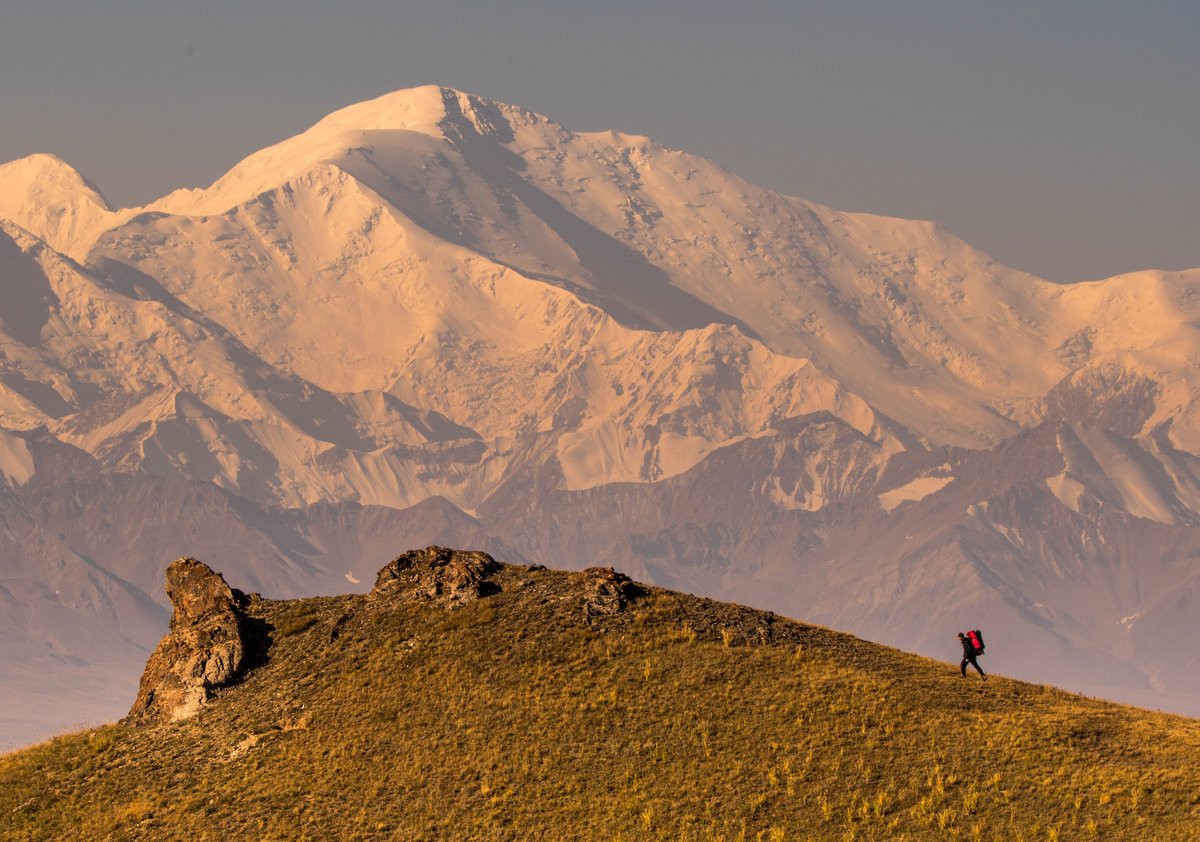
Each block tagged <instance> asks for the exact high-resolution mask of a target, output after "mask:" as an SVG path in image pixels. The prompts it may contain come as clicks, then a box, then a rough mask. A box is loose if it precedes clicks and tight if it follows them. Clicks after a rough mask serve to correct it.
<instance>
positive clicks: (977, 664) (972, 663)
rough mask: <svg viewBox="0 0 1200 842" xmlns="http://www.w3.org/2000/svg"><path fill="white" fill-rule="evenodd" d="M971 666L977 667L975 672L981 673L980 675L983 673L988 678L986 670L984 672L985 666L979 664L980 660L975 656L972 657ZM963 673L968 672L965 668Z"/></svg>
mask: <svg viewBox="0 0 1200 842" xmlns="http://www.w3.org/2000/svg"><path fill="white" fill-rule="evenodd" d="M971 666H973V667H975V672H977V673H979V674H980V675H982V676H983V677H984V678H987V676H986V675H985V674H984V672H983V667H981V666H979V661H977V660H975V659H974V658H972V659H971ZM963 673H966V670H965V669H964V670H963Z"/></svg>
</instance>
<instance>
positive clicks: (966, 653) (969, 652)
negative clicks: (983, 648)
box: [959, 635, 975, 661]
mask: <svg viewBox="0 0 1200 842" xmlns="http://www.w3.org/2000/svg"><path fill="white" fill-rule="evenodd" d="M959 643H961V644H962V647H963V657H964V658H966V659H967V660H968V661H973V660H975V647H974V646H972V645H971V638H969V637H967V636H966V635H963V637H962V639H961V640H960V641H959Z"/></svg>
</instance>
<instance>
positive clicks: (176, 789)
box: [0, 565, 1200, 842]
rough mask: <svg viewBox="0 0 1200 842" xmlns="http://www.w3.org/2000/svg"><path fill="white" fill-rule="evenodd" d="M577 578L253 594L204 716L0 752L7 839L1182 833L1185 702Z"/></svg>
mask: <svg viewBox="0 0 1200 842" xmlns="http://www.w3.org/2000/svg"><path fill="white" fill-rule="evenodd" d="M602 578H603V577H601V579H602ZM597 581H599V580H597V578H596V576H595V575H594V574H593V575H592V576H591V577H590V578H589V576H588V575H586V574H580V573H564V572H557V571H550V570H540V569H536V568H526V567H516V566H507V565H502V566H499V568H498V570H497V571H496V572H494V573H493V574H491V575H490V576H489V577H488V580H487V582H486V585H487V587H486V588H481V589H480V591H479V593H481V594H483V595H482V596H480V597H479V598H477V599H469V600H462V601H449V600H447V599H444V598H442V597H439V596H438V595H437V594H436V593H433V592H432V591H430V592H426V593H414V592H413V591H411V589H410V590H409V591H383V592H378V593H374V594H372V595H371V596H337V597H325V598H317V599H305V600H295V601H287V602H282V601H274V600H269V599H261V598H257V597H250V598H247V599H246V600H244V608H243V610H244V613H245V616H246V618H247V619H248V620H249V621H250V622H251V623H252V624H253V626H254V627H255V628H257V629H260V630H261V633H262V636H261V639H260V641H259V642H260V644H261V646H260V647H259V651H258V653H257V655H256V656H255V658H253V659H252V661H251V663H252V664H253V666H252V668H250V669H248V670H247V671H245V674H244V675H242V676H241V677H240V680H239V681H238V682H237V683H235V684H232V685H231V686H228V687H225V688H222V689H220V690H218V691H216V692H215V694H214V695H213V697H212V698H211V699H210V700H209V701H208V703H207V704H205V705H204V706H203V708H202V709H201V711H200V713H199V714H198V715H196V716H194V717H193V718H190V719H187V720H184V721H180V722H171V723H166V724H154V725H141V726H138V725H133V724H129V723H127V724H118V725H110V726H105V727H102V728H97V729H95V730H91V731H86V732H82V733H77V734H72V735H69V736H64V737H60V738H58V739H55V740H52V741H50V742H48V743H45V744H43V745H40V746H36V747H33V748H30V749H26V750H23V751H20V752H17V753H14V754H10V755H6V756H3V757H0V830H2V831H3V834H2V835H3V838H5V839H139V840H141V839H176V838H179V839H183V838H187V839H191V840H205V839H212V840H228V839H264V840H266V839H312V840H329V839H359V838H363V839H404V840H419V839H430V840H434V839H438V840H440V839H466V838H469V839H489V840H490V839H496V840H503V839H530V838H546V839H606V840H618V839H620V840H635V839H670V840H717V839H720V840H730V842H732V840H805V839H838V840H842V839H846V840H849V839H863V840H865V839H962V840H974V839H987V840H1054V839H1060V840H1073V839H1104V840H1113V839H1155V840H1170V839H1180V840H1183V839H1188V840H1190V839H1196V838H1200V722H1198V721H1195V720H1189V719H1184V718H1180V717H1175V716H1168V715H1161V714H1155V713H1150V712H1146V711H1142V710H1138V709H1135V708H1129V707H1122V706H1119V705H1114V704H1109V703H1105V702H1100V701H1095V700H1090V699H1086V698H1082V697H1079V696H1074V695H1070V694H1067V693H1063V692H1060V691H1057V690H1053V689H1051V688H1048V687H1043V686H1034V685H1029V684H1024V683H1021V682H1016V681H1010V680H1006V679H1004V678H1002V677H992V678H991V679H990V680H989V681H987V682H986V683H985V682H982V681H980V680H979V679H978V677H977V676H974V675H972V676H971V677H970V678H968V679H965V680H964V679H962V678H960V677H959V674H958V670H957V665H953V666H950V665H947V664H943V663H937V662H934V661H930V660H928V659H924V658H918V657H915V656H912V655H907V654H904V653H902V652H898V651H895V650H892V649H888V648H885V647H882V646H877V645H874V644H870V643H866V642H864V641H861V640H858V639H856V638H853V637H850V636H847V635H843V634H838V633H836V632H832V631H829V630H826V629H822V628H817V627H813V626H808V625H804V624H802V623H796V622H793V621H790V620H785V619H783V618H780V617H777V616H774V615H771V614H767V613H763V612H757V611H752V610H750V609H746V608H742V607H739V606H735V605H728V604H723V603H718V602H713V601H710V600H705V599H700V598H696V597H692V596H688V595H684V594H678V593H673V592H669V591H664V590H658V589H654V588H636V587H628V588H626V589H625V590H624V591H623V592H622V593H621V594H618V595H617V596H614V595H613V594H612V593H611V592H608V593H605V592H603V588H601V589H600V592H599V593H600V596H599V597H597V593H598V591H597V586H596V582H597ZM377 590H378V589H377ZM954 632H955V630H953V629H947V638H948V644H947V645H948V649H950V650H951V651H953V649H954V647H955V646H956V643H955V641H954V638H953V635H954ZM994 645H1001V644H1000V643H999V642H997V643H996V644H994ZM983 660H984V662H985V668H986V660H987V659H986V657H985V658H984V659H983ZM131 689H132V688H131Z"/></svg>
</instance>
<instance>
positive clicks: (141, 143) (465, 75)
mask: <svg viewBox="0 0 1200 842" xmlns="http://www.w3.org/2000/svg"><path fill="white" fill-rule="evenodd" d="M335 7H336V8H335ZM429 82H436V83H440V84H446V85H451V86H453V87H456V88H460V89H463V90H467V91H471V92H473V93H478V94H482V95H484V96H488V97H491V98H494V99H499V100H503V101H506V102H514V103H518V104H520V105H523V106H525V107H527V108H530V109H532V110H534V111H539V112H541V113H544V114H547V115H549V116H551V117H553V118H554V119H556V120H558V121H559V122H561V123H563V124H565V125H567V126H568V127H570V128H574V129H580V130H592V129H603V128H616V129H621V130H624V131H630V132H636V133H640V134H647V135H650V136H651V137H653V138H655V139H656V140H659V141H661V142H663V143H666V144H669V145H671V146H676V147H680V148H683V149H687V150H688V151H691V152H696V153H699V154H702V155H705V156H708V157H710V158H713V159H715V160H717V161H718V162H720V163H722V164H724V165H725V166H727V167H729V168H730V169H732V170H734V171H735V172H738V173H739V174H741V175H743V176H745V177H747V178H749V179H751V180H753V181H756V182H758V183H760V184H764V185H767V186H770V187H773V188H775V189H778V190H781V191H784V192H787V193H791V194H794V195H798V196H801V197H803V198H806V199H811V200H813V201H817V202H821V203H824V204H827V205H831V206H833V207H836V208H839V209H843V210H862V211H872V212H877V213H886V214H893V215H897V216H904V217H910V218H928V219H936V220H938V221H939V222H941V223H943V224H944V225H946V226H947V227H948V228H949V229H950V230H951V231H953V232H955V233H956V234H958V235H960V236H962V237H964V238H965V239H967V240H968V241H970V242H971V243H973V244H974V245H976V246H978V247H980V248H982V249H984V250H985V251H987V252H989V253H991V254H992V255H993V256H995V257H996V258H997V259H999V260H1001V261H1003V262H1005V263H1008V264H1010V265H1012V266H1015V267H1018V268H1021V269H1026V270H1029V271H1032V272H1035V273H1037V274H1041V275H1043V276H1045V277H1048V278H1051V279H1054V280H1077V279H1081V278H1094V277H1103V276H1107V275H1111V274H1116V273H1118V272H1122V271H1128V270H1132V269H1137V268H1146V267H1159V268H1168V269H1179V268H1184V267H1191V266H1200V236H1198V235H1200V155H1198V154H1197V152H1198V151H1200V2H1197V0H1127V2H1115V0H1037V1H1036V2H1026V0H1003V1H1002V2H981V1H980V0H974V1H972V0H880V2H872V3H867V2H855V0H833V1H831V2H802V0H796V1H795V2H755V0H742V1H741V2H738V3H733V2H728V3H710V2H686V3H685V2H652V0H642V2H633V0H603V2H535V1H534V0H528V2H505V0H490V2H483V3H465V2H456V0H430V1H429V2H408V3H387V2H378V0H377V1H376V2H361V0H339V2H337V3H333V2H310V0H288V2H283V0H272V1H271V2H258V3H255V2H244V1H243V2H230V1H229V0H205V2H193V3H187V4H180V3H171V2H162V0H160V1H159V2H136V1H135V0H93V2H90V3H85V2H75V3H66V2H57V0H36V2H24V0H17V1H16V2H14V0H0V161H3V160H9V159H12V158H17V157H20V156H23V155H26V154H29V153H32V152H53V153H56V154H58V155H60V156H62V157H63V158H65V159H66V160H67V161H69V162H70V163H72V164H74V165H75V166H76V167H77V168H78V169H80V170H81V171H82V172H83V173H84V175H86V176H88V177H89V178H90V179H91V180H92V181H94V182H95V183H96V184H97V185H98V186H99V187H100V188H101V189H102V190H103V191H104V192H105V193H106V195H107V196H108V197H109V198H110V199H111V200H112V201H113V202H114V203H117V204H137V203H142V202H144V201H147V200H149V199H151V198H154V197H156V196H158V195H160V194H163V193H165V192H167V191H168V190H170V189H172V188H174V187H178V186H195V185H200V184H207V183H209V182H211V181H212V180H213V179H215V178H216V177H217V176H218V175H220V174H221V173H222V172H223V171H225V170H226V169H228V168H229V167H230V166H232V165H233V164H234V163H236V162H237V161H238V160H239V159H240V158H242V157H244V156H245V155H247V154H249V153H251V152H253V151H255V150H256V149H258V148H260V147H262V146H265V145H267V144H269V143H272V142H274V141H277V140H280V139H282V138H284V137H286V136H289V135H291V134H294V133H296V132H298V131H301V130H303V129H304V128H306V127H307V126H308V125H310V124H311V123H313V122H315V121H316V120H318V119H319V118H320V117H322V116H324V115H325V114H326V113H328V112H330V111H333V110H335V109H337V108H339V107H341V106H344V105H348V104H350V103H352V102H356V101H359V100H362V99H368V98H370V97H374V96H377V95H379V94H381V93H385V92H387V91H390V90H395V89H397V88H404V87H410V86H412V85H417V84H423V83H429Z"/></svg>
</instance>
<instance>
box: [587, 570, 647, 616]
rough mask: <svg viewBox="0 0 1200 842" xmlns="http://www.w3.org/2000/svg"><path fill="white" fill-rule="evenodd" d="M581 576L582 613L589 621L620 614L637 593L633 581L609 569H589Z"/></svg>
mask: <svg viewBox="0 0 1200 842" xmlns="http://www.w3.org/2000/svg"><path fill="white" fill-rule="evenodd" d="M583 575H584V577H585V578H584V585H583V587H584V603H583V612H584V614H585V616H586V617H587V618H588V619H589V620H591V619H594V618H597V617H603V616H607V615H610V614H619V613H621V612H622V611H624V610H625V606H626V605H628V604H629V600H630V599H632V598H633V597H634V596H635V595H636V593H637V585H636V584H635V583H634V581H633V580H632V579H630V578H629V577H628V576H626V575H625V574H624V573H618V572H617V571H615V570H613V569H612V568H611V567H589V568H588V569H586V570H584V571H583Z"/></svg>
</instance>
